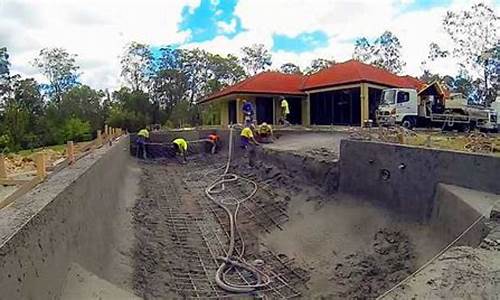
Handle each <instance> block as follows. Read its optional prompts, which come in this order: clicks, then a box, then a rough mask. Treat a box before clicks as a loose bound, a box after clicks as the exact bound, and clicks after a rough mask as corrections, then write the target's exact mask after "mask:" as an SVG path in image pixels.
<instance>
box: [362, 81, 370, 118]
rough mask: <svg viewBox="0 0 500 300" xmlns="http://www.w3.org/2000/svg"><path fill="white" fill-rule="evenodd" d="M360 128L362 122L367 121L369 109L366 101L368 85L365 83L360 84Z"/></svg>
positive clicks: (367, 100)
mask: <svg viewBox="0 0 500 300" xmlns="http://www.w3.org/2000/svg"><path fill="white" fill-rule="evenodd" d="M360 98H361V126H363V124H364V122H365V121H366V120H368V118H369V114H370V109H369V99H368V85H367V84H366V83H361V91H360Z"/></svg>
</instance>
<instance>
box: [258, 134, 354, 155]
mask: <svg viewBox="0 0 500 300" xmlns="http://www.w3.org/2000/svg"><path fill="white" fill-rule="evenodd" d="M346 137H347V134H344V133H327V132H325V133H318V132H311V133H309V132H301V133H293V132H286V133H285V132H282V133H280V136H279V138H278V139H276V140H275V141H274V143H272V144H266V145H264V146H263V147H264V148H268V149H272V150H281V151H299V152H306V151H308V150H313V149H318V148H321V147H324V148H327V149H331V150H333V151H335V153H337V154H338V153H339V151H340V141H341V140H342V139H343V138H346Z"/></svg>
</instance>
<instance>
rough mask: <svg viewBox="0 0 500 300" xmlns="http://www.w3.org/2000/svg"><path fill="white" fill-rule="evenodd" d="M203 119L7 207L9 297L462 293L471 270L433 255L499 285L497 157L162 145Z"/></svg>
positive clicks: (328, 139) (5, 280) (5, 281)
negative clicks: (177, 152)
mask: <svg viewBox="0 0 500 300" xmlns="http://www.w3.org/2000/svg"><path fill="white" fill-rule="evenodd" d="M204 134H205V133H204V132H198V131H190V132H187V133H186V132H184V133H177V132H167V133H158V134H157V136H156V137H155V136H154V134H153V136H152V138H151V139H152V141H153V143H152V145H151V146H150V148H149V149H148V152H149V153H150V154H152V155H151V156H153V157H154V158H152V159H148V160H137V159H136V158H135V157H134V154H135V143H134V139H133V137H131V138H130V142H129V141H128V139H122V140H121V141H119V142H117V143H116V144H115V145H112V146H108V147H107V148H106V149H102V150H101V152H102V153H97V154H95V155H94V156H92V157H88V158H86V159H85V160H82V161H81V162H78V163H77V165H76V166H74V167H73V168H72V169H68V170H63V171H61V172H60V173H59V174H56V175H54V176H53V177H52V178H49V179H48V181H47V182H45V183H43V184H42V185H41V186H39V187H37V188H36V189H35V190H34V191H33V192H31V193H29V194H28V195H26V197H24V198H23V199H20V200H19V201H18V202H16V203H15V204H14V205H11V206H9V207H7V208H6V209H4V210H1V211H0V217H1V218H0V220H1V222H2V225H5V224H6V222H7V220H11V221H13V222H14V223H13V224H14V225H11V226H10V227H9V228H7V227H2V228H3V229H2V232H1V234H2V235H1V236H0V237H1V238H2V239H1V240H0V241H1V242H2V244H1V248H0V268H1V270H2V272H1V273H0V287H1V290H2V292H1V293H0V299H21V298H43V299H49V298H60V299H117V298H121V299H127V298H130V299H133V298H135V299H193V298H195V299H234V298H244V299H247V298H248V299H252V298H255V299H293V298H297V299H377V298H382V297H381V296H383V298H386V299H401V298H412V297H416V299H419V297H431V298H432V297H433V296H437V295H439V296H444V297H455V296H457V295H458V296H457V297H458V298H459V296H460V294H459V293H461V292H465V291H459V288H458V289H457V288H453V286H454V284H456V282H457V280H459V278H461V277H463V276H464V274H465V273H464V272H466V271H461V269H460V268H458V269H456V270H450V268H448V267H446V266H444V267H442V272H441V273H439V272H437V271H436V270H435V268H434V269H433V272H434V273H432V272H431V271H430V268H426V266H428V265H431V264H433V263H434V262H436V263H437V264H438V265H443V264H448V263H449V264H450V265H456V264H459V265H462V266H466V265H467V266H468V265H471V267H470V268H473V269H474V270H476V271H475V272H476V273H474V274H476V275H477V276H476V275H470V276H471V277H470V280H469V281H470V282H471V283H470V284H472V283H476V284H479V285H485V284H486V285H487V287H488V288H489V289H490V290H489V291H490V293H491V294H494V293H497V292H498V291H500V289H498V285H497V283H496V281H495V280H494V278H492V277H491V276H493V275H484V274H491V270H486V269H484V268H486V267H484V266H482V264H481V262H483V261H488V259H490V260H491V259H493V258H495V259H496V256H497V254H496V251H497V250H496V248H497V246H498V247H500V243H498V245H496V244H494V243H496V242H495V241H496V238H495V237H494V236H492V235H494V234H497V232H500V227H497V226H496V224H497V223H496V221H495V218H490V216H493V215H495V213H496V203H497V202H498V200H500V196H499V195H498V194H500V187H499V185H498V184H497V183H496V181H495V180H494V179H491V178H490V177H489V176H490V175H492V174H494V172H495V170H498V169H499V167H500V163H499V160H498V158H496V157H492V156H487V155H473V154H467V153H458V152H450V151H440V150H433V149H424V148H415V147H406V146H402V145H397V144H385V143H379V142H371V141H357V140H349V139H344V137H342V138H339V137H337V136H335V134H334V133H321V134H319V133H315V134H314V137H313V140H311V145H312V146H313V147H314V149H298V148H297V149H295V150H294V149H286V150H281V149H279V147H276V146H272V145H269V146H266V145H265V146H262V147H257V148H256V149H255V153H252V154H251V155H250V157H251V159H252V164H251V166H250V164H249V155H248V154H246V153H245V152H243V151H242V150H241V149H240V148H239V144H238V142H239V141H237V139H236V138H237V137H238V136H237V134H236V133H232V134H231V133H230V132H228V131H224V132H221V136H222V137H223V139H222V141H223V143H222V147H221V149H220V151H219V152H218V153H216V154H214V155H212V154H208V153H205V151H204V147H203V143H197V142H195V143H192V144H190V151H191V153H190V155H189V157H188V162H187V163H186V164H181V163H179V161H177V160H176V159H174V158H168V157H167V158H166V157H162V155H161V151H162V147H164V145H163V144H167V143H169V141H170V140H171V139H172V137H174V136H176V135H179V136H189V138H187V139H188V140H193V141H194V140H199V139H200V137H202V136H203V135H204ZM303 135H304V140H305V141H306V144H307V133H303ZM287 138H290V139H291V140H293V141H296V139H297V136H296V135H293V136H292V135H290V136H289V137H287V135H286V134H285V133H284V134H283V135H282V136H281V137H280V141H279V143H286V141H287ZM322 142H325V143H324V144H322V145H321V146H320V147H318V143H322ZM329 143H330V144H329ZM457 161H459V162H460V163H456V162H457ZM78 164H80V165H78ZM472 168H473V169H474V170H476V173H477V177H480V178H475V179H470V176H468V174H467V173H464V171H465V170H471V169H472ZM64 172H66V173H64ZM469 172H470V171H469ZM50 183H52V184H50ZM49 184H50V185H49ZM89 191H91V192H89ZM471 225H472V226H471ZM457 237H458V239H457ZM485 241H486V243H485ZM490 242H491V243H490ZM485 244H487V245H486V246H485ZM454 251H455V252H456V251H462V252H463V253H465V252H466V253H468V256H467V255H465V256H464V257H458V258H453V256H449V253H454ZM464 251H465V252H464ZM438 254H439V255H438ZM437 255H438V256H437ZM449 257H451V258H449ZM463 260H466V261H463ZM431 261H432V262H431ZM481 268H483V269H484V270H483V269H481ZM416 271H417V272H416ZM446 272H448V273H446ZM449 272H452V273H449ZM453 272H454V273H453ZM481 272H484V274H482V273H481ZM483 275H484V276H483ZM488 276H489V277H488ZM475 280H476V281H475ZM427 282H432V284H429V283H427ZM488 284H489V285H488ZM467 289H468V290H469V292H470V290H471V289H473V288H472V287H467ZM470 293H471V295H475V294H474V293H475V292H474V291H472V292H470ZM478 293H479V292H478ZM478 295H480V294H478ZM37 296H39V297H37ZM462 296H463V295H462Z"/></svg>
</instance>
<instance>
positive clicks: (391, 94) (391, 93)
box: [381, 90, 396, 104]
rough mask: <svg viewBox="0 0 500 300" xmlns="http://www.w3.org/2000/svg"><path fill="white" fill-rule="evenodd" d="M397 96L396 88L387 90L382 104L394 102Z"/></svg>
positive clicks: (383, 95) (383, 94)
mask: <svg viewBox="0 0 500 300" xmlns="http://www.w3.org/2000/svg"><path fill="white" fill-rule="evenodd" d="M395 98H396V91H395V90H387V91H384V92H383V93H382V101H381V102H382V104H394V103H395V101H394V100H395Z"/></svg>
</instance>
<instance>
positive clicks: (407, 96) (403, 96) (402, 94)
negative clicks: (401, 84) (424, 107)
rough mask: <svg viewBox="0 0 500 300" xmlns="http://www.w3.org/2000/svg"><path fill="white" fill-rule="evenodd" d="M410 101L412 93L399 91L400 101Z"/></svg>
mask: <svg viewBox="0 0 500 300" xmlns="http://www.w3.org/2000/svg"><path fill="white" fill-rule="evenodd" d="M408 101H410V93H408V92H398V103H404V102H408Z"/></svg>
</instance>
